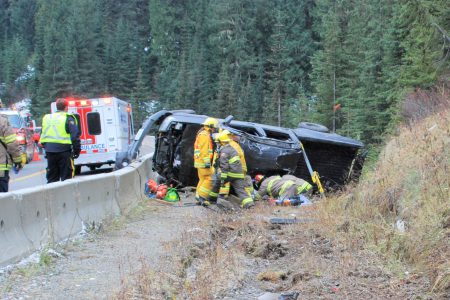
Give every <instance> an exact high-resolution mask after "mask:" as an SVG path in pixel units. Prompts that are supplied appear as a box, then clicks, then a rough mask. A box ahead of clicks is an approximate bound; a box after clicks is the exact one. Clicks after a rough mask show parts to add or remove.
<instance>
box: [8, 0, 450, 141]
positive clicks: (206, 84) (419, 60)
mask: <svg viewBox="0 0 450 300" xmlns="http://www.w3.org/2000/svg"><path fill="white" fill-rule="evenodd" d="M449 32H450V3H449V1H448V0H397V1H394V0H358V1H355V0H170V1H169V0H168V1H163V0H123V1H114V0H0V98H1V99H2V101H3V102H4V103H5V102H6V103H13V102H16V101H19V100H21V99H24V98H29V99H31V101H32V107H31V108H32V112H33V114H34V115H35V116H36V117H37V119H39V117H41V116H42V115H43V114H45V113H48V112H49V110H50V103H51V102H52V101H55V99H56V98H57V97H62V96H69V95H71V96H77V97H98V96H103V95H112V96H115V97H118V98H120V99H124V100H127V101H130V102H131V103H132V104H133V107H134V113H135V115H134V117H135V124H140V123H142V122H143V120H145V118H146V117H147V116H148V115H149V114H151V113H152V112H155V111H157V110H159V109H163V108H164V109H193V110H195V111H196V112H197V113H201V114H206V115H212V116H215V117H226V116H227V115H230V114H231V115H233V116H234V118H235V119H238V120H246V121H255V122H259V123H266V124H272V125H278V126H283V127H296V126H297V124H298V123H299V122H301V121H308V122H315V123H320V124H323V125H325V126H327V127H328V128H330V129H335V131H336V132H337V133H340V134H343V135H346V136H350V137H353V138H357V139H360V140H362V141H363V142H365V143H369V144H377V143H380V142H382V139H383V136H384V134H385V133H386V132H388V131H389V130H390V129H391V128H394V124H395V122H396V121H398V119H399V118H400V117H401V115H400V114H399V105H400V104H401V101H402V99H403V98H404V97H405V95H406V94H407V93H408V92H411V91H415V90H418V89H430V88H432V87H433V86H435V85H436V84H438V83H439V81H440V80H442V79H445V78H446V77H447V78H448V76H449V74H450V73H449V69H450V58H449V57H450V37H449V35H450V33H449Z"/></svg>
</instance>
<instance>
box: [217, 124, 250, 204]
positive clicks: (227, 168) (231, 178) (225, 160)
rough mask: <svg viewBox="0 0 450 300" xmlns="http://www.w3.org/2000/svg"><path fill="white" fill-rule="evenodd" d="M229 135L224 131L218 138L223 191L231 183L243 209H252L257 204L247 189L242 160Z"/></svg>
mask: <svg viewBox="0 0 450 300" xmlns="http://www.w3.org/2000/svg"><path fill="white" fill-rule="evenodd" d="M228 133H229V132H226V131H223V132H221V133H219V135H218V136H217V140H218V141H219V143H220V145H221V146H220V149H219V168H220V186H221V189H224V187H225V184H226V183H227V182H229V183H230V185H231V186H232V187H233V190H234V192H235V193H236V195H237V196H238V198H239V199H240V200H241V207H242V208H250V207H252V206H254V205H255V204H254V202H253V198H252V195H251V194H250V193H249V192H248V191H247V190H246V189H245V187H246V183H245V176H244V173H243V171H242V163H241V158H240V157H239V153H238V152H237V151H236V150H235V149H234V148H233V147H232V146H231V144H230V142H231V138H230V136H229V134H228ZM219 197H222V195H219Z"/></svg>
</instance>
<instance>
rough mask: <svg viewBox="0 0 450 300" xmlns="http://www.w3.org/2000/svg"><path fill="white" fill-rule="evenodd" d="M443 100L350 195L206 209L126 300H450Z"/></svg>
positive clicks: (399, 135) (408, 128) (448, 122)
mask: <svg viewBox="0 0 450 300" xmlns="http://www.w3.org/2000/svg"><path fill="white" fill-rule="evenodd" d="M419 92H420V91H419ZM418 95H420V94H419V93H418V92H416V93H415V94H411V95H410V97H409V98H408V99H407V102H405V105H406V104H408V105H409V104H411V103H413V102H414V101H415V100H414V99H416V100H417V99H418V98H417V97H418ZM441 95H446V94H441ZM431 98H433V97H431ZM411 99H412V100H411ZM421 99H422V100H423V99H424V98H421ZM433 99H434V98H433ZM413 100H414V101H413ZM441 100H442V101H437V102H436V103H434V104H433V105H429V106H428V107H426V112H423V114H422V113H420V114H419V113H414V114H413V115H414V116H415V117H414V118H409V119H408V120H410V122H408V124H407V125H404V126H402V127H400V128H399V129H398V131H397V132H396V134H395V135H394V136H392V138H391V139H390V140H388V141H387V143H386V146H385V147H383V150H382V152H381V154H380V155H379V158H378V161H377V162H376V163H375V164H372V165H369V166H368V169H367V170H366V172H365V176H364V177H363V178H362V179H361V181H360V183H359V184H358V185H355V186H352V187H349V188H348V189H347V190H346V191H343V192H341V193H340V194H336V195H328V196H327V198H326V199H315V200H316V201H314V204H313V205H311V206H306V207H300V208H294V207H274V206H270V205H268V204H267V203H264V202H263V203H261V202H260V203H257V206H256V208H255V209H253V210H251V211H245V212H240V213H232V214H223V213H222V214H221V213H217V212H214V211H212V210H210V209H207V210H206V209H205V219H204V220H201V221H200V223H196V224H195V225H194V224H193V226H192V227H191V228H189V229H188V230H186V232H185V233H183V235H182V238H180V239H179V240H177V241H176V242H175V243H171V244H170V245H168V246H167V251H168V252H167V253H168V258H167V263H166V264H165V265H166V268H165V271H164V272H159V273H156V272H154V270H152V269H150V268H143V270H142V272H139V273H138V274H136V276H135V277H134V278H131V279H130V280H129V284H128V285H126V286H123V288H122V290H121V292H120V293H118V294H117V298H118V299H128V298H129V297H133V296H134V297H138V298H144V299H162V298H165V299H169V298H170V299H278V297H279V296H280V295H283V294H284V295H285V296H286V295H288V294H289V295H290V298H287V296H286V297H285V298H280V299H297V296H299V297H300V298H298V299H369V298H373V299H388V298H389V299H448V298H449V297H450V265H449V261H450V244H449V241H450V201H449V199H450V197H449V196H450V195H449V181H450V178H449V176H448V174H449V171H450V166H449V164H450V155H449V146H450V145H449V143H450V140H449V139H450V110H449V105H448V103H449V102H448V98H447V97H446V96H445V97H442V99H441ZM422 103H423V101H422ZM411 105H412V104H411ZM430 113H431V114H432V115H430ZM200 209H203V208H200ZM274 217H276V218H288V219H291V220H292V219H295V220H296V222H297V223H295V224H289V225H278V224H271V222H270V219H271V218H274ZM169 266H170V267H169ZM131 295H132V296H131ZM263 295H265V297H267V298H264V297H263ZM260 297H262V298H260ZM270 297H274V298H270Z"/></svg>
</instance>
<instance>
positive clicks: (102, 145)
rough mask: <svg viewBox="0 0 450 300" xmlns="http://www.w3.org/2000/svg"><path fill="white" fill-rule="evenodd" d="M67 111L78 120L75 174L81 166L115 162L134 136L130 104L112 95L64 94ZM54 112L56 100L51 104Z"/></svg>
mask: <svg viewBox="0 0 450 300" xmlns="http://www.w3.org/2000/svg"><path fill="white" fill-rule="evenodd" d="M67 101H68V104H69V107H68V113H70V114H72V115H74V116H75V117H76V119H77V121H78V128H79V130H80V133H81V136H80V139H81V153H80V156H79V157H78V158H77V159H75V161H74V163H75V174H79V173H80V171H81V167H82V166H86V167H89V169H90V170H92V171H93V170H95V169H96V168H99V167H101V166H102V165H106V164H107V165H112V164H114V163H115V160H116V154H117V153H118V152H124V151H127V149H128V146H129V145H130V143H131V142H132V141H133V139H134V128H133V116H132V110H131V104H130V103H128V102H126V101H123V100H120V99H118V98H115V97H105V98H93V99H73V98H67ZM51 111H52V113H53V112H56V102H53V103H52V104H51Z"/></svg>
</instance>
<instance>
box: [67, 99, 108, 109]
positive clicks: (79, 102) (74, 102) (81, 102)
mask: <svg viewBox="0 0 450 300" xmlns="http://www.w3.org/2000/svg"><path fill="white" fill-rule="evenodd" d="M67 100H68V101H69V106H70V107H79V106H91V105H92V106H97V105H104V104H106V105H112V102H113V101H112V98H110V97H108V98H98V99H93V100H90V99H73V98H70V99H67Z"/></svg>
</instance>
